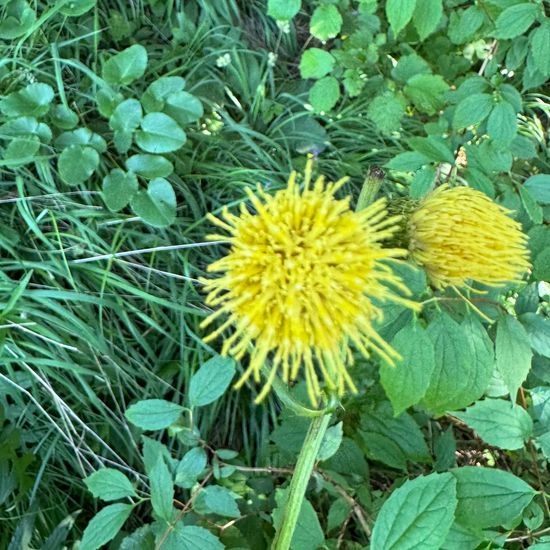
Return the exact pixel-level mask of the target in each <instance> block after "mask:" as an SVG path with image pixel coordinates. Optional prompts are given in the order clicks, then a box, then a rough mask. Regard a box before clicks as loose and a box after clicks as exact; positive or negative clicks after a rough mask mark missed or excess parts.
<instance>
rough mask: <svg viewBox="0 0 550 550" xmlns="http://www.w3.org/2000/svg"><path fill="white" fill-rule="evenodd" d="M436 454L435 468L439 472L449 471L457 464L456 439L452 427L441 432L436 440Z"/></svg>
mask: <svg viewBox="0 0 550 550" xmlns="http://www.w3.org/2000/svg"><path fill="white" fill-rule="evenodd" d="M434 454H435V464H434V468H435V470H437V471H438V472H441V471H445V470H448V469H449V468H452V467H453V466H454V465H455V464H456V439H455V437H454V434H453V427H452V426H449V427H448V428H447V429H446V430H445V431H444V432H441V433H440V434H439V436H438V437H437V439H436V440H435V444H434Z"/></svg>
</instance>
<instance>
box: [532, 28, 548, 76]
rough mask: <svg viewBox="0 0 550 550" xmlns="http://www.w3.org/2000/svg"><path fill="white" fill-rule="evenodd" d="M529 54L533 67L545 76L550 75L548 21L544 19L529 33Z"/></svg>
mask: <svg viewBox="0 0 550 550" xmlns="http://www.w3.org/2000/svg"><path fill="white" fill-rule="evenodd" d="M529 38H530V41H531V54H532V56H533V61H534V63H535V67H536V68H537V69H538V70H539V71H540V72H541V73H542V74H543V75H545V76H548V75H550V22H549V21H548V19H545V20H544V22H543V23H542V24H541V25H540V26H539V27H537V28H536V29H535V30H534V31H533V32H532V33H531V35H530V37H529Z"/></svg>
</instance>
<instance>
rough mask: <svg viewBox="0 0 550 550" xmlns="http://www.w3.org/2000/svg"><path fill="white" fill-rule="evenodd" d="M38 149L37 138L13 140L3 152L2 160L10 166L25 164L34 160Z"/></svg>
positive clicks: (38, 140)
mask: <svg viewBox="0 0 550 550" xmlns="http://www.w3.org/2000/svg"><path fill="white" fill-rule="evenodd" d="M39 149H40V139H39V138H38V136H34V135H28V136H20V137H16V138H13V139H12V140H11V141H10V142H9V144H8V146H7V148H6V150H5V151H4V160H7V161H11V162H10V165H11V166H13V165H16V164H27V163H29V162H32V161H33V160H34V157H35V155H36V153H38V150H39Z"/></svg>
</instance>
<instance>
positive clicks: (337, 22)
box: [309, 4, 342, 42]
mask: <svg viewBox="0 0 550 550" xmlns="http://www.w3.org/2000/svg"><path fill="white" fill-rule="evenodd" d="M341 28H342V16H341V15H340V12H339V11H338V8H337V7H336V6H334V5H332V4H321V5H320V6H317V7H316V8H315V11H314V12H313V15H312V16H311V21H310V23H309V32H310V33H311V34H312V35H313V36H314V37H315V38H317V39H319V40H322V41H323V42H324V41H326V40H328V39H329V38H334V37H335V36H337V35H338V33H339V32H340V29H341Z"/></svg>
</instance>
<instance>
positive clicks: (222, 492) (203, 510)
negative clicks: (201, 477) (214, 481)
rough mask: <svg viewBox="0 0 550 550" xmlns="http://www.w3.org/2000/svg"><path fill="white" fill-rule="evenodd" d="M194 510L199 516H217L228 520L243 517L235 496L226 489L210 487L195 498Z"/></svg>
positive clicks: (215, 486)
mask: <svg viewBox="0 0 550 550" xmlns="http://www.w3.org/2000/svg"><path fill="white" fill-rule="evenodd" d="M193 509H194V510H195V512H197V513H198V514H216V515H218V516H222V517H227V518H238V517H239V516H240V515H241V512H240V510H239V507H238V506H237V503H236V500H235V495H234V494H233V493H232V492H231V491H230V490H229V489H226V488H225V487H220V486H219V485H209V486H208V487H205V488H204V489H202V490H201V491H200V492H199V493H198V495H197V496H196V497H195V500H194V502H193Z"/></svg>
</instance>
